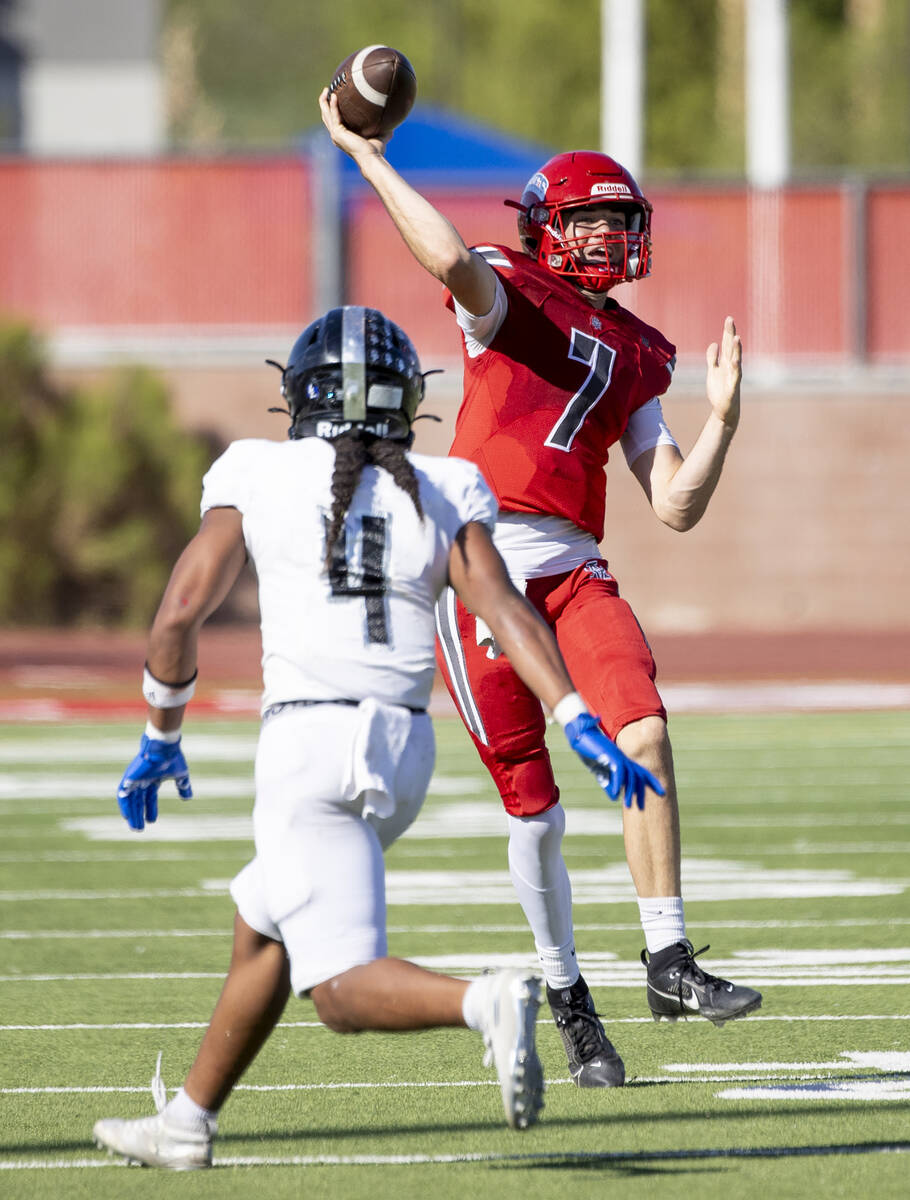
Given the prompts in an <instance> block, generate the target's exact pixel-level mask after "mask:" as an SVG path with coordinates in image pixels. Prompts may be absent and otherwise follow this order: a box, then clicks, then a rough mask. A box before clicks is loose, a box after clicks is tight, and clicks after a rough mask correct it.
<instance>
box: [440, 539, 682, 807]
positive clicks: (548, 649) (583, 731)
mask: <svg viewBox="0 0 910 1200" xmlns="http://www.w3.org/2000/svg"><path fill="white" fill-rule="evenodd" d="M449 581H450V583H451V584H452V587H454V589H455V591H456V592H457V593H458V595H459V597H460V599H461V601H462V603H463V604H464V605H465V606H466V607H467V608H468V609H470V611H471V612H473V613H474V614H475V616H478V617H479V618H480V619H481V620H482V621H485V622H486V624H487V625H489V627H490V630H491V632H492V634H493V636H494V637H495V639H496V641H497V642H498V644H499V646H500V647H501V648H502V650H503V652H504V653H505V654H506V655H507V656H508V659H509V662H510V663H511V665H512V667H513V668H514V669H515V671H516V672H517V674H518V675H519V676H520V678H521V679H522V680H523V682H524V683H526V684H527V685H528V687H529V688H530V689H531V690H532V691H533V692H534V693H535V694H536V695H537V696H538V697H539V698H540V699H541V700H542V701H543V703H544V704H546V706H547V707H548V708H549V709H550V710H551V712H552V713H553V716H554V717H555V718H556V720H557V721H558V722H559V723H560V725H562V727H563V729H564V730H565V734H566V737H567V738H568V740H569V745H570V746H571V747H572V749H573V750H574V751H575V752H576V754H578V756H579V757H580V758H581V760H582V762H583V763H584V764H585V766H586V767H588V768H589V769H590V770H591V771H593V773H594V775H595V777H596V779H597V782H598V783H599V784H600V786H601V787H602V788H603V790H604V791H605V792H606V793H607V795H608V796H609V797H610V799H611V800H616V799H618V798H619V797H620V796H623V795H624V798H625V804H626V806H627V807H628V806H630V805H631V804H632V802H633V800H634V801H635V803H636V804H637V805H638V807H639V808H644V804H645V790H646V788H649V787H650V788H652V789H653V790H654V791H655V792H657V794H658V795H661V796H662V795H663V794H664V789H663V787H662V786H661V784H660V782H659V781H658V780H657V779H656V778H655V777H654V776H653V775H652V774H651V773H650V772H649V771H646V770H645V768H644V767H640V766H639V765H638V764H637V763H635V762H633V761H632V759H630V758H627V757H626V755H625V754H623V752H622V751H621V750H620V749H619V747H618V746H617V745H616V744H615V743H614V742H612V741H611V740H610V738H608V737H607V735H606V734H605V733H604V731H603V730H602V729H601V728H600V726H599V724H598V721H597V717H595V716H592V715H591V713H589V712H588V711H587V709H586V708H585V705H584V701H583V700H582V699H581V697H580V696H579V695H578V693H577V692H576V691H575V685H574V684H573V683H572V680H571V679H570V677H569V673H568V671H567V670H566V665H565V663H564V662H563V658H562V655H561V654H560V652H559V647H558V646H557V644H556V639H555V638H554V637H553V634H552V633H551V632H550V629H549V628H548V626H547V624H546V622H545V621H544V620H543V619H542V618H541V616H540V614H539V613H538V612H537V611H536V609H535V608H534V607H533V606H532V605H531V604H529V603H528V601H527V600H526V599H525V597H524V596H522V595H521V593H520V592H519V591H518V590H517V589H516V588H515V586H514V584H513V583H512V581H511V579H510V578H509V575H508V572H507V571H506V567H505V563H504V562H503V561H502V558H501V557H500V554H499V551H498V550H497V549H496V547H495V546H494V544H493V539H492V538H491V537H490V533H489V530H488V529H487V528H486V526H484V525H481V524H480V523H479V522H476V521H470V522H468V524H467V525H465V526H464V527H463V528H462V529H461V531H460V533H459V536H458V538H457V540H456V542H455V545H454V546H453V547H452V550H451V553H450V554H449Z"/></svg>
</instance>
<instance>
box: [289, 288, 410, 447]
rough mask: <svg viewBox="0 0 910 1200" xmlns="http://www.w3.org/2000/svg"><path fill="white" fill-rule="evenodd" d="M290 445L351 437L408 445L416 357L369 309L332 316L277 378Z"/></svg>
mask: <svg viewBox="0 0 910 1200" xmlns="http://www.w3.org/2000/svg"><path fill="white" fill-rule="evenodd" d="M281 392H282V395H283V396H284V397H285V399H286V400H287V402H288V410H289V413H290V417H291V428H290V430H289V431H288V432H289V435H290V437H292V438H304V437H321V438H335V437H338V436H339V434H342V433H347V432H348V431H349V430H351V429H362V430H363V431H364V432H366V433H372V434H374V435H375V436H376V437H382V438H390V439H391V440H393V441H404V442H407V441H409V440H410V437H411V422H412V421H413V420H414V414H415V413H416V412H417V406H418V405H419V404H420V402H421V400H422V399H423V375H422V374H421V371H420V362H419V361H418V358H417V351H416V350H415V349H414V347H413V345H412V344H411V340H410V338H409V337H408V335H407V334H406V333H405V332H404V330H403V329H400V328H399V327H398V326H397V325H396V324H395V323H394V321H390V320H389V319H388V317H385V316H383V314H382V313H381V312H378V311H377V310H376V309H375V308H361V307H360V306H359V305H353V304H350V305H345V306H344V308H332V309H330V310H329V311H328V312H327V313H326V314H325V315H324V316H322V317H319V318H318V319H317V320H315V321H314V322H313V323H312V325H308V326H307V328H306V329H305V330H304V331H303V333H302V334H301V335H300V337H299V338H298V339H297V341H296V342H295V343H294V345H293V348H292V350H291V356H290V358H289V359H288V364H287V366H286V367H284V368H283V370H282V375H281Z"/></svg>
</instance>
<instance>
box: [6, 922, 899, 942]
mask: <svg viewBox="0 0 910 1200" xmlns="http://www.w3.org/2000/svg"><path fill="white" fill-rule="evenodd" d="M881 924H882V921H881V918H880V917H855V918H854V917H844V918H841V919H838V920H833V921H824V920H820V919H819V920H806V921H711V922H710V926H711V928H712V929H833V928H838V929H855V928H860V929H867V928H870V927H875V928H876V929H879V928H881ZM888 924H889V925H910V917H889V918H888ZM574 928H575V932H576V933H638V932H639V931H640V930H641V925H640V924H639V923H638V922H637V921H635V922H633V921H619V922H614V923H612V924H602V923H597V922H589V923H580V924H576V925H575V926H574ZM387 932H388V933H390V934H420V933H432V934H438V933H466V934H468V935H470V936H472V937H473V936H474V935H475V934H478V933H503V934H512V933H523V934H527V932H528V927H527V925H471V927H470V928H466V927H465V926H464V925H389V926H387ZM232 936H233V934H232V931H231V929H230V928H229V927H228V926H227V925H225V926H224V928H223V929H3V930H0V941H16V942H30V941H42V940H51V941H53V940H60V941H83V940H84V939H86V938H90V939H92V938H114V939H116V938H124V939H127V940H129V941H136V940H143V939H145V938H197V937H223V938H229V937H232Z"/></svg>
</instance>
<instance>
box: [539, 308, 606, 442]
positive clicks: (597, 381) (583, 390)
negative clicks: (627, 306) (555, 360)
mask: <svg viewBox="0 0 910 1200" xmlns="http://www.w3.org/2000/svg"><path fill="white" fill-rule="evenodd" d="M569 358H571V359H572V360H573V361H574V362H580V363H585V364H586V365H587V366H589V367H590V368H591V369H590V371H589V372H588V377H587V379H586V380H585V381H584V383H583V384H582V385H581V387H580V388H579V389H578V391H577V392H576V393H575V395H574V396H573V397H572V399H571V400H570V401H569V403H568V404H567V405H566V407H565V408H564V409H563V412H562V416H561V417H560V418H559V420H558V421H557V422H556V424H555V425H554V426H553V428H552V429H551V430H550V432H549V434H548V435H547V439H546V441H545V442H544V445H545V446H552V447H553V448H554V449H555V450H571V449H572V443H573V442H574V440H575V435H576V434H577V433H578V431H579V429H581V427H582V425H583V424H584V420H585V417H586V416H587V415H588V413H589V412H590V411H591V409H592V408H594V406H595V405H596V404H597V402H598V400H599V399H600V398H601V396H602V395H603V394H604V392H605V391H606V390H607V388H608V387H609V386H610V378H611V376H612V375H613V363H614V362H615V361H616V351H615V350H613V349H611V348H610V347H609V346H606V345H604V343H603V342H600V341H598V340H597V338H593V337H591V336H590V334H587V333H582V331H581V330H580V329H573V330H572V340H571V342H570V343H569Z"/></svg>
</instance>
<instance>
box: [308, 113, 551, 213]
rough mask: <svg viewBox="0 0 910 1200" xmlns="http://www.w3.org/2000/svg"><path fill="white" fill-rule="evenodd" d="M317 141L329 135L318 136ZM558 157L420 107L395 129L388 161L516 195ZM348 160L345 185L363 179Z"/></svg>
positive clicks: (436, 176) (410, 170)
mask: <svg viewBox="0 0 910 1200" xmlns="http://www.w3.org/2000/svg"><path fill="white" fill-rule="evenodd" d="M315 136H317V137H318V136H325V135H324V131H322V130H317V131H315ZM554 153H556V152H555V151H554V150H553V149H552V148H551V147H548V146H543V145H540V144H536V143H534V142H526V141H522V140H521V139H520V138H514V137H511V136H509V135H508V134H505V133H502V132H501V131H499V130H496V129H492V128H490V127H488V126H484V125H480V124H478V123H475V122H472V121H468V120H466V119H465V118H464V117H460V116H456V115H455V114H454V113H450V112H447V111H446V110H444V109H440V108H433V107H431V106H430V105H425V104H418V106H417V107H416V108H415V109H414V110H413V111H412V112H411V114H410V115H409V116H408V118H407V120H406V121H404V122H403V123H402V124H401V125H399V126H398V128H397V129H396V130H395V133H394V135H393V137H392V139H391V141H390V142H389V146H388V150H387V152H386V157H387V158H388V160H389V162H390V163H391V164H392V166H393V167H395V169H396V170H398V171H400V172H401V173H402V174H403V175H407V176H408V177H409V178H413V177H414V175H415V174H421V175H427V176H430V175H431V176H433V178H434V179H440V180H443V181H445V182H447V183H477V182H491V181H497V182H498V181H499V180H503V181H507V182H508V184H510V185H511V188H512V190H513V191H516V192H518V191H520V188H521V187H522V185H523V184H524V183H525V181H526V180H528V179H530V177H531V176H532V175H533V174H534V172H535V171H536V170H537V169H538V168H539V167H540V166H541V164H542V163H545V162H546V161H547V159H548V158H550V157H551V156H552V155H553V154H554ZM338 154H339V157H340V158H341V159H343V165H342V176H343V178H344V180H345V185H346V186H350V185H351V183H353V177H354V176H359V172H358V171H357V168H356V166H355V165H354V163H353V162H352V161H351V160H350V159H349V158H348V157H347V155H344V154H341V152H340V151H339V152H338Z"/></svg>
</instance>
